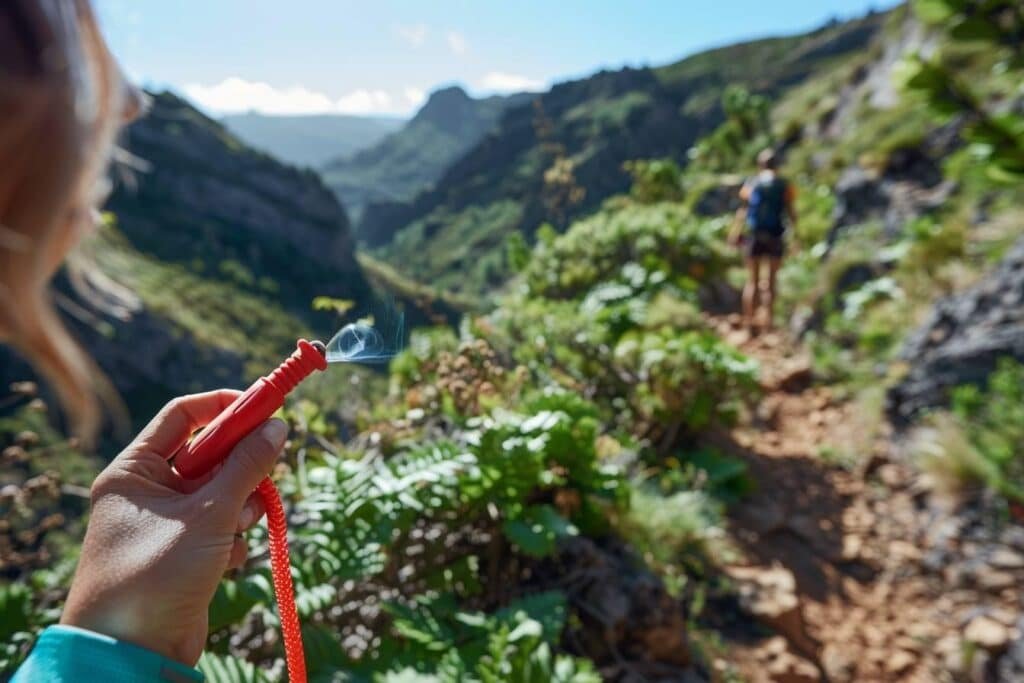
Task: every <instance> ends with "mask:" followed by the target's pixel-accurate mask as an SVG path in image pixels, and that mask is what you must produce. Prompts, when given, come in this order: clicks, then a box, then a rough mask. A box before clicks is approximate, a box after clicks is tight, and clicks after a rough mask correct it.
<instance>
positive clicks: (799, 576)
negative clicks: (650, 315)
mask: <svg viewBox="0 0 1024 683" xmlns="http://www.w3.org/2000/svg"><path fill="white" fill-rule="evenodd" d="M713 323H714V324H715V326H716V327H717V328H718V330H719V332H720V333H721V334H722V335H723V336H724V337H725V338H727V339H729V340H730V341H732V342H733V343H734V344H736V345H737V346H739V347H740V348H741V349H742V350H743V351H744V352H746V353H747V354H748V355H750V356H752V357H754V358H757V359H758V360H759V361H761V363H762V384H763V389H764V394H763V398H762V400H761V402H760V405H759V406H758V407H757V410H756V414H755V415H754V416H753V417H752V419H751V420H750V422H749V424H746V425H744V426H743V427H741V428H738V429H737V430H735V432H734V433H733V434H732V443H731V444H730V447H731V448H732V449H733V450H736V451H738V455H739V456H740V457H742V458H744V459H745V460H746V461H747V463H748V467H749V471H750V474H751V475H752V477H753V479H754V480H755V481H756V482H757V485H758V489H757V491H756V492H755V493H754V494H753V495H752V496H750V497H749V498H747V499H746V500H744V501H743V502H742V503H740V504H739V505H737V506H736V507H735V508H734V509H733V511H732V513H731V528H732V531H731V535H732V538H733V540H734V541H735V543H736V545H737V546H738V547H739V549H740V551H741V555H742V557H743V559H742V560H741V561H739V562H737V563H736V564H734V565H733V566H730V567H727V568H725V571H726V573H727V574H728V575H729V576H730V577H731V578H732V579H733V580H734V581H735V584H736V586H737V590H738V592H739V597H740V603H741V605H742V607H743V609H744V610H745V611H746V612H747V613H748V614H750V615H752V616H754V617H756V619H757V621H759V622H761V625H762V626H765V627H767V629H766V630H765V633H766V635H765V636H764V637H754V638H751V637H749V635H748V636H746V637H744V636H742V635H738V636H737V638H736V640H735V642H729V643H728V649H729V659H730V660H731V661H732V662H733V663H734V665H736V666H738V668H739V669H740V672H741V674H742V675H743V676H744V678H745V679H746V680H748V681H785V682H798V681H818V680H826V681H833V682H839V681H922V682H924V681H929V682H933V681H953V680H977V681H989V680H992V681H998V680H1024V672H1022V678H1021V679H1016V678H1005V677H1004V674H1005V673H1006V672H1009V671H1010V669H1009V668H1006V666H1007V665H1006V662H1005V660H1006V659H1007V658H1006V657H1002V658H1001V659H1000V655H1001V654H1002V653H1004V652H1006V650H1007V649H1008V648H1010V649H1012V647H1011V646H1012V644H1013V640H1014V638H1015V637H1016V638H1017V639H1020V637H1021V634H1020V630H1024V620H1022V621H1020V622H1019V623H1018V619H1020V614H1021V607H1022V595H1021V591H1020V586H1021V585H1024V555H1022V554H1021V553H1022V552H1024V549H1022V548H1016V547H1014V546H1013V542H1014V539H1015V536H1014V535H1013V533H1012V529H1011V530H1010V532H1011V533H1010V537H1009V541H1006V542H1004V541H1005V540H1006V539H1003V538H1002V537H1001V536H1000V537H999V538H998V539H997V540H996V541H995V542H993V541H992V539H991V538H990V537H991V534H988V533H987V532H983V533H982V536H983V538H980V539H978V542H976V543H975V544H974V545H975V547H974V548H971V540H970V535H971V534H972V533H973V534H975V536H977V533H976V532H977V529H974V528H973V527H974V526H977V525H972V523H971V522H970V520H969V519H967V520H965V518H964V517H963V511H962V510H954V509H953V507H952V506H951V505H948V504H945V503H944V502H943V501H942V500H941V499H940V498H939V497H937V496H936V495H933V494H932V492H931V487H929V486H928V485H927V481H926V479H925V478H923V477H921V475H919V474H918V473H917V472H916V471H914V470H912V469H911V468H909V467H907V466H906V465H904V464H900V463H899V462H897V461H896V460H895V459H894V458H892V457H891V454H890V452H889V451H890V446H889V440H888V439H887V438H885V436H886V435H885V434H884V433H883V434H880V435H878V436H877V437H873V436H872V433H871V431H869V430H868V429H867V428H866V427H865V426H864V425H862V424H861V423H860V421H859V419H858V415H857V411H856V410H855V408H854V406H852V405H851V404H849V403H845V402H843V401H841V400H838V399H837V398H836V397H835V396H834V395H833V393H832V392H831V391H830V390H829V389H828V388H827V387H821V386H815V385H814V384H813V382H812V380H813V377H812V374H813V373H812V370H811V363H810V360H809V359H808V358H806V357H805V356H804V355H803V352H802V351H801V350H800V349H799V348H798V347H797V346H796V345H795V344H793V343H792V341H791V340H789V339H788V338H787V337H786V336H785V335H784V334H783V333H779V332H772V333H766V334H763V335H761V336H759V337H756V338H754V339H747V338H746V335H745V334H744V333H742V332H741V331H740V330H738V329H737V327H736V326H737V323H738V320H736V318H734V317H724V318H719V319H716V320H714V321H713ZM844 450H852V451H853V452H857V453H858V459H857V462H856V464H854V465H852V466H849V467H848V468H844V467H841V466H839V465H838V464H835V462H834V461H835V460H836V458H835V457H831V458H830V457H828V456H830V455H831V456H834V455H835V453H836V452H842V451H844ZM982 526H984V525H982ZM1018 529H1019V527H1018ZM1020 540H1021V539H1020V538H1016V541H1017V542H1019V541H1020ZM993 553H997V554H998V555H999V556H1000V557H999V558H998V559H999V562H996V563H993V562H992V554H993ZM979 554H980V555H979ZM972 562H973V565H971V563H972ZM1000 562H1001V563H1002V565H1003V566H998V565H999V563H1000ZM1017 564H1021V565H1022V566H1020V567H1017V566H1016V565H1017ZM972 566H973V569H971V567H972ZM968 570H970V571H973V574H971V575H970V576H966V577H965V576H964V575H963V574H964V572H966V571H968ZM958 571H959V572H960V575H959V576H958V575H956V574H957V572H958ZM972 629H973V630H972ZM772 631H774V634H775V635H773V634H772ZM747 633H748V634H749V629H748V630H747ZM965 638H966V641H965ZM971 641H973V642H971ZM965 648H966V649H965ZM1022 648H1024V641H1022ZM1011 665H1012V663H1011ZM1000 667H1004V668H1002V669H1001V668H1000ZM1011 675H1012V672H1011Z"/></svg>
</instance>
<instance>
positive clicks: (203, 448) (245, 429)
mask: <svg viewBox="0 0 1024 683" xmlns="http://www.w3.org/2000/svg"><path fill="white" fill-rule="evenodd" d="M326 369H327V348H326V347H325V346H324V344H323V342H319V341H313V342H308V341H306V340H305V339H300V340H299V341H298V344H296V347H295V351H294V352H293V353H292V355H290V356H289V357H288V358H287V359H285V361H284V362H283V363H281V364H280V365H278V366H277V367H276V368H275V369H274V371H273V372H271V373H270V374H269V375H267V376H266V377H260V378H259V379H258V380H256V381H255V382H254V383H253V384H252V386H250V387H249V388H248V389H247V390H246V391H245V393H243V394H242V395H241V396H239V397H238V398H236V399H235V400H234V402H232V404H231V405H229V406H228V407H227V408H225V409H224V411H223V412H222V413H221V414H220V415H218V416H217V417H216V418H214V420H213V421H212V422H211V423H210V424H208V425H207V426H206V428H205V429H203V431H202V432H200V433H199V435H198V436H197V437H196V438H194V439H193V440H192V442H191V443H189V444H188V445H186V446H185V448H184V450H183V451H182V452H181V453H180V454H179V455H178V456H177V457H176V458H175V459H174V466H175V468H176V469H177V470H178V472H179V473H180V474H181V476H183V477H185V478H186V479H195V478H196V477H200V476H202V475H203V474H205V473H207V472H209V471H210V470H211V469H212V468H213V467H214V466H215V465H216V464H217V463H219V462H221V461H223V460H224V458H226V457H227V456H228V454H229V453H230V452H231V449H233V448H234V447H235V445H237V444H238V442H239V441H241V440H242V439H243V438H244V437H245V436H246V435H247V434H249V433H250V432H252V431H253V430H255V429H256V428H257V427H259V426H260V425H261V424H263V423H264V422H266V421H267V420H269V419H270V416H271V415H273V414H274V412H275V411H277V409H278V408H280V407H281V406H283V405H284V398H285V396H287V395H288V394H289V393H290V392H291V391H292V390H293V389H294V388H295V387H296V386H297V385H298V383H299V382H301V381H302V380H304V379H306V377H309V375H311V374H312V373H313V372H315V371H317V370H326Z"/></svg>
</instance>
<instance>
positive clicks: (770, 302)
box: [764, 256, 782, 327]
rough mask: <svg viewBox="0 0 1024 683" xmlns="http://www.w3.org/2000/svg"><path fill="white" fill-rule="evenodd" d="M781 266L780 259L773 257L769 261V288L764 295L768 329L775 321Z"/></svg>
mask: <svg viewBox="0 0 1024 683" xmlns="http://www.w3.org/2000/svg"><path fill="white" fill-rule="evenodd" d="M781 264H782V259H780V258H777V257H774V256H773V257H771V258H769V259H768V287H767V289H766V290H765V294H764V305H765V308H767V309H768V327H772V325H773V324H774V320H775V279H776V275H778V272H779V266H780V265H781Z"/></svg>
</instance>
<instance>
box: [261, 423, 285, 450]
mask: <svg viewBox="0 0 1024 683" xmlns="http://www.w3.org/2000/svg"><path fill="white" fill-rule="evenodd" d="M260 433H261V434H262V435H263V438H264V439H266V440H267V441H269V442H270V443H271V444H272V445H273V446H274V448H280V447H281V446H283V445H284V439H285V437H286V436H288V425H286V424H285V423H284V421H283V420H278V419H273V420H268V421H267V423H266V424H265V425H263V429H261V430H260Z"/></svg>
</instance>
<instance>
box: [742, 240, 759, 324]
mask: <svg viewBox="0 0 1024 683" xmlns="http://www.w3.org/2000/svg"><path fill="white" fill-rule="evenodd" d="M760 261H761V259H759V258H758V257H757V256H748V257H747V284H746V285H745V286H744V287H743V325H744V327H746V328H747V329H748V330H750V331H753V329H754V316H755V315H756V314H757V303H758V298H759V297H758V293H759V290H760V288H761V283H760V280H761V269H760V267H759V266H760Z"/></svg>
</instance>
